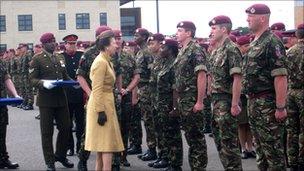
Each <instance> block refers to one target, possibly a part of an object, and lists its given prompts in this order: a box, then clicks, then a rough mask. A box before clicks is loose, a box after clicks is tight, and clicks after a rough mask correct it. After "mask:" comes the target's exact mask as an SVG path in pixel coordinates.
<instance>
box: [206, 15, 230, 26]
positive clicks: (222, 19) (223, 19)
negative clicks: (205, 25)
mask: <svg viewBox="0 0 304 171" xmlns="http://www.w3.org/2000/svg"><path fill="white" fill-rule="evenodd" d="M218 24H232V22H231V20H230V18H229V17H228V16H225V15H219V16H216V17H214V18H213V19H212V20H211V21H210V22H209V26H213V25H218Z"/></svg>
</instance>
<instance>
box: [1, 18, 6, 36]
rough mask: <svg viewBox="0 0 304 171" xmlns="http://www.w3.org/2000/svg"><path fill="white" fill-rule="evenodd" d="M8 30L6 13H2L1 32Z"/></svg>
mask: <svg viewBox="0 0 304 171" xmlns="http://www.w3.org/2000/svg"><path fill="white" fill-rule="evenodd" d="M4 31H6V21H5V15H0V32H4Z"/></svg>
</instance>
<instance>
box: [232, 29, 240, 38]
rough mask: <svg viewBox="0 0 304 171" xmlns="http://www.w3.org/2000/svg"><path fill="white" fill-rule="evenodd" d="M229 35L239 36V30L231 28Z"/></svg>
mask: <svg viewBox="0 0 304 171" xmlns="http://www.w3.org/2000/svg"><path fill="white" fill-rule="evenodd" d="M230 34H231V35H234V36H236V37H238V36H241V32H240V30H233V31H231V32H230Z"/></svg>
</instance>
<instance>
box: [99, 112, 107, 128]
mask: <svg viewBox="0 0 304 171" xmlns="http://www.w3.org/2000/svg"><path fill="white" fill-rule="evenodd" d="M106 122H107V115H106V113H105V112H99V113H98V118H97V123H98V124H99V125H100V126H103V125H104V124H105V123H106Z"/></svg>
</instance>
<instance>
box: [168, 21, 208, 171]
mask: <svg viewBox="0 0 304 171" xmlns="http://www.w3.org/2000/svg"><path fill="white" fill-rule="evenodd" d="M195 31H196V27H195V25H194V24H193V23H192V22H190V21H183V22H180V23H178V25H177V33H176V37H177V41H179V42H180V45H181V46H182V48H181V50H180V51H179V53H178V55H177V58H176V60H175V61H174V75H175V85H174V87H175V89H176V91H177V92H178V95H179V98H178V110H179V112H180V113H181V125H182V129H183V130H184V131H185V137H186V140H187V143H188V145H189V156H188V159H189V164H190V168H191V170H206V167H207V161H208V157H207V146H206V140H205V136H204V115H203V112H202V110H203V99H204V96H205V92H206V81H207V80H206V72H207V67H206V56H207V54H206V52H205V51H204V50H203V49H202V48H201V47H200V45H199V44H197V43H196V42H195V40H194V39H193V38H194V36H195ZM169 169H171V168H169ZM173 170H174V168H173Z"/></svg>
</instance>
